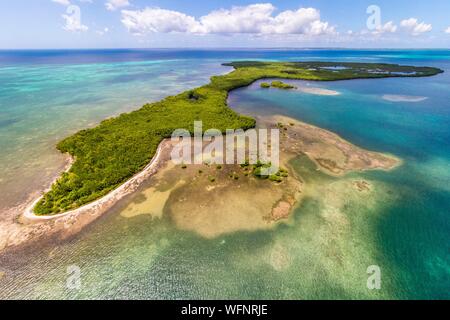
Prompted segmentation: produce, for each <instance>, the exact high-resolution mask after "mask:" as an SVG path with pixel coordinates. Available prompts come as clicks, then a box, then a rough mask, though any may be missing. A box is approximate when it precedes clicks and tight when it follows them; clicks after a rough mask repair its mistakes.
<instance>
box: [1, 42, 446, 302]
mask: <svg viewBox="0 0 450 320" xmlns="http://www.w3.org/2000/svg"><path fill="white" fill-rule="evenodd" d="M234 59H269V60H270V59H279V60H341V61H342V60H344V61H360V60H362V61H374V62H379V61H383V62H398V63H403V64H414V65H432V66H438V67H441V68H443V69H445V71H446V73H444V74H442V75H439V76H437V77H432V78H421V79H414V78H413V79H384V80H354V81H342V82H330V83H306V82H303V81H294V82H295V83H296V84H297V85H299V86H306V85H309V86H310V87H321V88H326V89H330V90H336V91H339V92H340V93H341V95H339V96H319V95H312V94H305V93H302V92H286V91H278V90H269V91H267V90H261V89H259V87H258V84H257V83H256V84H254V85H252V86H250V87H248V88H243V89H239V90H237V91H235V92H233V93H232V94H231V96H230V103H231V105H232V106H233V107H234V108H236V109H237V110H238V111H240V112H244V113H250V114H254V113H262V114H272V113H277V114H286V115H289V116H292V117H295V118H297V119H300V120H302V121H305V122H308V123H312V124H315V125H318V126H320V127H323V128H326V129H329V130H332V131H334V132H336V133H338V134H340V135H341V136H342V137H344V138H345V139H347V140H349V141H351V142H353V143H355V144H357V145H359V146H362V147H365V148H368V149H371V150H377V151H381V152H388V153H392V154H394V155H396V156H398V157H400V158H402V159H403V160H404V164H403V165H402V166H401V167H399V168H398V169H396V170H394V171H392V172H376V171H374V172H368V173H363V174H360V173H355V174H352V175H350V176H348V177H345V178H341V179H336V178H330V177H327V176H324V175H323V174H320V173H318V172H316V171H315V170H314V168H313V164H312V163H310V162H309V161H308V160H306V159H304V158H298V159H295V160H294V161H293V163H292V165H293V166H294V167H295V169H296V170H297V171H298V172H299V173H300V174H301V175H302V177H304V179H305V180H306V182H307V183H308V182H310V183H311V184H314V185H315V186H316V187H315V190H311V192H310V193H309V196H308V198H307V199H306V201H304V202H303V203H302V205H301V206H300V207H299V208H297V210H296V212H295V213H294V214H293V217H292V219H290V220H289V221H288V223H286V224H280V225H279V226H278V227H276V228H275V229H273V230H270V231H258V232H239V233H235V234H230V235H226V236H221V237H219V238H217V239H212V240H207V239H203V238H201V237H199V236H197V235H196V234H193V233H190V232H186V231H180V230H177V229H176V228H175V227H174V225H173V223H172V221H171V220H170V218H169V217H168V216H163V218H161V219H152V218H151V216H146V215H144V216H138V217H135V218H133V219H127V218H123V217H122V216H121V215H120V212H121V210H123V206H124V205H126V201H125V203H124V204H122V205H119V206H118V207H117V208H115V209H114V210H112V211H111V212H110V213H109V214H107V215H105V216H104V217H103V218H102V219H100V220H99V221H97V222H96V223H94V224H92V225H91V226H89V227H88V228H87V229H86V230H84V231H83V232H82V233H80V234H79V235H77V236H76V237H75V238H73V239H70V240H67V241H64V242H54V241H50V242H48V243H39V244H37V245H36V246H32V247H30V248H27V249H24V250H23V251H20V252H9V253H7V254H5V255H3V256H1V260H0V272H4V276H3V277H2V278H1V279H0V298H155V299H164V298H250V299H251V298H285V299H292V298H302V299H307V298H327V299H333V298H368V299H377V298H400V299H417V298H426V299H432V298H450V295H449V292H450V290H449V289H450V218H449V214H450V143H449V141H450V102H449V101H450V99H449V98H450V52H449V51H414V52H405V51H351V50H350V51H349V50H340V51H339V50H331V51H323V50H315V51H314V50H313V51H311V50H306V51H304V50H302V51H293V50H290V51H274V50H268V51H261V50H258V51H225V52H222V51H217V52H216V51H206V52H195V51H187V52H183V51H154V52H152V51H150V52H147V51H136V52H134V51H126V52H116V51H115V52H94V53H92V52H71V53H70V52H69V53H67V52H66V53H64V52H51V53H45V52H38V53H35V54H34V55H33V54H30V53H27V52H25V53H24V52H19V53H7V54H5V53H3V55H2V54H0V64H1V65H2V67H0V83H1V84H2V86H1V88H0V112H1V115H0V133H1V140H0V144H1V149H2V153H1V155H0V167H1V168H2V170H1V172H2V176H1V179H2V180H1V181H0V189H1V191H2V193H0V194H2V195H1V197H2V198H1V200H2V201H1V202H2V204H4V205H6V206H7V205H9V204H12V203H15V202H17V201H19V200H20V195H21V194H23V192H22V191H23V190H30V191H31V190H32V189H33V188H35V186H36V185H40V184H44V183H45V181H46V179H47V178H46V177H47V176H48V177H50V176H51V174H52V173H54V172H57V170H58V166H60V165H61V163H62V158H61V156H60V155H58V153H57V152H55V151H54V149H53V147H52V146H53V145H54V144H55V142H56V141H57V140H58V139H60V138H61V137H63V136H65V135H67V134H70V133H71V132H73V131H75V130H78V129H80V128H84V127H86V126H91V125H94V124H95V123H97V122H98V121H100V120H101V119H103V118H105V117H108V116H111V115H114V114H117V113H120V112H124V111H127V110H131V109H133V108H135V107H137V106H139V105H141V104H142V103H144V102H146V101H149V100H156V99H159V98H161V97H163V96H165V95H168V94H173V93H176V92H180V91H182V90H184V89H187V88H190V87H194V86H197V85H199V84H202V83H205V82H206V81H207V79H208V77H209V76H210V75H212V74H217V73H222V72H226V71H227V70H228V69H227V68H224V67H221V66H220V63H221V62H227V61H229V60H234ZM387 94H389V95H405V96H422V97H427V98H428V99H427V100H424V101H421V102H415V103H412V102H390V101H386V100H384V99H383V98H382V97H383V95H387ZM24 168H25V169H24ZM43 170H45V171H43ZM43 172H45V175H44V174H43ZM17 175H18V177H19V179H17V178H14V179H13V177H15V176H17ZM30 177H33V178H34V181H33V183H31V184H30V183H29V182H28V183H27V181H29V180H28V179H29V178H30ZM361 178H364V179H367V180H368V181H370V182H371V184H372V185H373V187H374V190H375V191H374V193H373V195H371V196H370V197H365V196H361V195H357V194H356V195H355V193H354V192H350V191H349V188H348V184H349V182H350V181H351V180H352V179H361ZM11 190H12V191H11ZM25 193H26V192H25ZM127 201H133V198H131V199H128V200H127ZM218 210H220V208H218ZM0 219H1V217H0ZM37 249H38V250H37ZM374 264H375V265H379V266H380V268H381V270H382V281H383V282H382V283H383V285H382V289H381V290H380V291H370V290H368V289H367V287H366V280H367V274H366V269H367V267H368V266H369V265H374ZM69 265H77V266H79V267H80V268H81V271H82V287H81V290H79V291H76V290H75V291H73V290H72V291H71V290H68V289H67V288H66V280H67V272H66V268H67V266H69ZM43 270H44V271H45V272H42V271H43Z"/></svg>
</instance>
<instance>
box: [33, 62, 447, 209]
mask: <svg viewBox="0 0 450 320" xmlns="http://www.w3.org/2000/svg"><path fill="white" fill-rule="evenodd" d="M225 65H226V66H231V67H233V68H234V71H232V72H230V73H228V74H226V75H222V76H214V77H212V78H211V81H210V83H209V84H207V85H204V86H202V87H199V88H195V89H192V90H188V91H186V92H183V93H181V94H179V95H175V96H170V97H167V98H165V99H163V100H161V101H158V102H154V103H150V104H146V105H144V106H143V107H142V108H141V109H139V110H136V111H134V112H131V113H127V114H121V115H120V116H118V117H115V118H111V119H107V120H104V121H102V122H101V123H100V124H99V125H98V126H97V127H94V128H92V129H87V130H82V131H80V132H78V133H76V134H74V135H73V136H70V137H68V138H66V139H64V140H63V141H61V142H60V143H58V145H57V148H58V150H60V151H61V152H63V153H67V154H69V155H70V156H71V157H72V159H73V163H72V165H71V166H70V168H69V169H68V170H67V171H66V172H64V173H63V174H62V175H61V177H60V178H59V179H57V181H56V182H55V183H54V184H53V185H52V186H51V189H50V190H49V191H48V192H46V193H45V194H44V195H43V196H42V197H41V198H40V199H39V200H38V201H37V202H36V204H35V205H34V206H33V209H32V211H33V213H34V214H35V215H37V216H52V215H58V214H61V213H64V212H67V211H69V210H73V209H77V208H80V207H82V206H84V205H86V204H90V203H92V202H95V201H96V200H98V199H100V198H102V197H104V196H105V195H107V194H108V193H110V192H112V191H113V190H116V189H118V188H119V187H120V186H122V185H123V184H124V183H125V182H127V181H128V180H129V179H131V178H133V177H135V176H136V175H137V174H138V173H139V172H141V171H142V170H144V169H145V168H147V167H148V166H149V163H151V161H152V159H153V161H154V160H155V158H156V157H157V156H158V155H159V153H158V150H161V149H160V147H161V142H162V141H163V140H164V139H167V138H170V136H171V134H172V132H173V131H174V130H175V129H178V128H185V129H188V130H190V131H191V132H192V131H193V125H194V121H196V120H202V121H203V127H204V128H217V129H219V130H221V131H222V132H225V130H226V129H238V128H241V129H244V130H245V129H249V128H253V127H255V126H256V120H255V119H253V118H251V117H248V116H243V115H239V114H237V113H236V112H235V111H233V110H232V109H231V108H229V106H228V105H227V97H228V94H229V92H230V91H231V90H234V89H236V88H240V87H244V86H248V85H250V84H252V83H253V82H255V81H257V80H259V79H270V78H278V79H297V80H309V81H334V80H350V79H364V78H387V77H425V76H432V75H436V74H439V73H441V72H443V71H442V70H440V69H438V68H431V67H414V66H401V65H395V64H367V63H335V62H258V61H240V62H233V63H228V64H225ZM298 128H300V129H299V130H306V129H308V128H309V127H304V125H303V124H302V125H299V126H298ZM311 128H312V127H311ZM311 128H309V130H308V134H309V133H310V132H318V133H321V134H324V133H323V132H321V131H315V129H314V130H312V129H311ZM311 130H312V131H311ZM305 132H306V131H305ZM331 139H332V140H331V141H335V142H336V143H338V144H339V143H340V144H341V146H342V150H341V151H340V152H344V153H345V150H347V149H348V148H349V147H348V145H346V144H345V143H343V142H342V140H339V139H338V138H337V137H335V136H332V137H331ZM294 146H295V144H294V145H293V148H294ZM330 148H331V146H330ZM310 151H311V152H317V153H320V151H317V150H314V148H313V147H311V150H310ZM352 157H353V156H349V158H352ZM364 157H366V155H362V158H363V160H364ZM363 160H361V159H359V158H358V159H356V160H355V161H356V163H360V162H361V163H363V162H364V161H363ZM386 161H387V162H388V163H390V165H388V167H390V166H392V163H391V162H390V161H389V160H386V158H383V159H381V160H380V161H379V163H381V164H382V163H383V162H386ZM316 162H317V163H318V164H320V165H322V166H323V167H326V168H328V169H329V171H330V172H332V173H334V174H341V173H343V172H345V171H346V168H345V166H344V163H343V164H342V165H339V164H338V163H337V162H333V161H331V162H330V161H327V160H326V159H325V158H316ZM394 162H395V161H394ZM346 163H348V162H346ZM371 163H372V162H371ZM375 164H376V162H375ZM372 167H373V168H379V167H380V166H377V165H374V166H372ZM284 175H285V172H280V173H279V175H278V176H277V177H272V180H275V182H281V181H282V176H284ZM212 179H213V178H212V177H211V180H212ZM272 184H273V183H272ZM281 208H284V204H282V206H281ZM275 209H276V208H275ZM278 211H280V210H278ZM278 211H277V212H278ZM281 211H283V210H281Z"/></svg>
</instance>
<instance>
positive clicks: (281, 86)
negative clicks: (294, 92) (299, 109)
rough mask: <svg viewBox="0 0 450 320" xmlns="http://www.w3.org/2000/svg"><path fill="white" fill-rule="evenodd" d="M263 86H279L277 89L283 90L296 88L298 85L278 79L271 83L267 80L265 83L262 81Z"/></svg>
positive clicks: (265, 87) (264, 87)
mask: <svg viewBox="0 0 450 320" xmlns="http://www.w3.org/2000/svg"><path fill="white" fill-rule="evenodd" d="M261 88H263V89H269V88H277V89H283V90H290V89H296V88H297V87H296V86H293V85H291V84H288V83H284V82H282V81H278V80H277V81H272V83H270V84H269V83H267V82H263V83H261Z"/></svg>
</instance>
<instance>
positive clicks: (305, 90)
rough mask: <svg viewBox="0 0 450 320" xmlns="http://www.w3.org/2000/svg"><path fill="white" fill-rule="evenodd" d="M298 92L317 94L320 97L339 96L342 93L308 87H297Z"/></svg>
mask: <svg viewBox="0 0 450 320" xmlns="http://www.w3.org/2000/svg"><path fill="white" fill-rule="evenodd" d="M296 90H298V91H301V92H303V93H309V94H315V95H320V96H339V95H340V94H341V93H340V92H338V91H335V90H330V89H324V88H314V87H308V86H301V87H297V89H296Z"/></svg>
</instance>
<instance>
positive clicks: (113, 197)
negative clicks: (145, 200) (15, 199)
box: [22, 140, 170, 222]
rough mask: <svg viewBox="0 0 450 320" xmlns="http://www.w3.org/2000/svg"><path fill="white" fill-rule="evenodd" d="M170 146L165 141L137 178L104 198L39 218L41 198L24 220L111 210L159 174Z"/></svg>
mask: <svg viewBox="0 0 450 320" xmlns="http://www.w3.org/2000/svg"><path fill="white" fill-rule="evenodd" d="M169 144H170V141H169V140H163V141H162V142H161V143H160V144H159V146H158V149H157V151H156V154H155V156H154V157H153V158H152V160H151V162H150V163H149V164H148V165H147V166H146V167H145V168H144V169H143V170H142V171H141V172H139V173H137V174H136V175H135V176H133V177H132V178H130V179H129V180H128V181H126V182H125V183H124V184H122V185H120V186H119V187H118V188H117V189H115V190H113V191H111V192H110V193H108V194H107V195H105V196H104V197H102V198H100V199H98V200H95V201H94V202H91V203H89V204H87V205H84V206H82V207H80V208H77V209H74V210H71V211H67V212H64V213H60V214H55V215H51V216H38V215H36V214H35V213H34V212H33V209H34V207H35V206H36V204H37V203H38V202H39V201H40V200H41V199H42V197H40V198H38V199H36V200H35V201H34V202H33V203H32V204H31V205H30V206H28V207H27V208H26V209H25V212H24V213H23V215H22V218H24V219H25V221H30V222H31V221H45V220H54V219H58V218H62V217H65V216H69V215H72V216H75V215H79V214H84V213H93V212H95V213H99V212H104V211H106V210H108V209H110V208H111V207H112V206H113V205H114V204H115V203H117V201H119V200H120V199H122V198H123V197H125V196H126V195H128V194H130V193H132V192H134V191H135V190H136V189H137V188H138V187H139V185H140V184H141V183H142V182H143V181H144V180H145V179H147V178H149V177H150V176H152V175H154V174H155V173H156V172H157V169H158V165H159V164H160V158H161V153H162V152H161V151H162V149H163V148H165V147H166V146H169Z"/></svg>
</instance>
